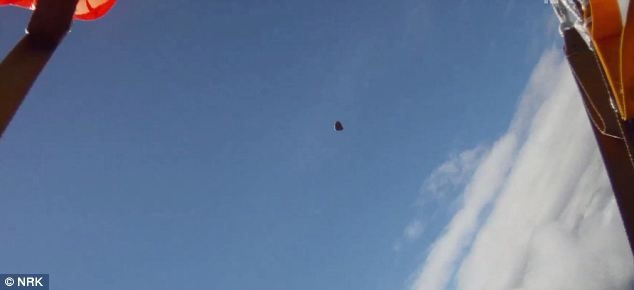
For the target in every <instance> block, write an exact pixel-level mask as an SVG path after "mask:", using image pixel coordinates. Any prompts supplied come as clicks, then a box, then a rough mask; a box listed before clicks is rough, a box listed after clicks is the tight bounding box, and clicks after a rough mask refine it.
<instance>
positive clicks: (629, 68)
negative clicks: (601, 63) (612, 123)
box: [620, 3, 634, 120]
mask: <svg viewBox="0 0 634 290" xmlns="http://www.w3.org/2000/svg"><path fill="white" fill-rule="evenodd" d="M620 52H621V85H622V88H623V93H622V99H623V101H624V103H625V104H624V106H623V107H624V108H623V114H622V116H621V117H623V118H624V119H626V120H628V119H633V118H634V3H630V5H629V8H628V10H627V22H626V24H625V28H624V29H623V34H622V36H621V51H620Z"/></svg>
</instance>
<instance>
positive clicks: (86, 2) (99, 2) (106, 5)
mask: <svg viewBox="0 0 634 290" xmlns="http://www.w3.org/2000/svg"><path fill="white" fill-rule="evenodd" d="M115 2H116V0H79V2H78V3H77V7H76V8H75V19H78V20H96V19H98V18H100V17H102V16H104V15H106V13H108V11H110V9H111V8H112V6H114V3H115ZM0 5H14V6H19V7H22V8H26V9H31V10H32V9H35V6H36V5H37V0H0Z"/></svg>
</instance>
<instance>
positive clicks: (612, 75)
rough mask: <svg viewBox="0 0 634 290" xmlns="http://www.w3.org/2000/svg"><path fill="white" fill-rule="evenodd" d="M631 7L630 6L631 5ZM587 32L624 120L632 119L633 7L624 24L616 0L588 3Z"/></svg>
mask: <svg viewBox="0 0 634 290" xmlns="http://www.w3.org/2000/svg"><path fill="white" fill-rule="evenodd" d="M630 4H632V3H630ZM588 8H589V9H587V10H586V14H590V15H591V17H592V21H591V22H590V30H591V34H592V39H593V40H594V47H595V49H596V51H597V55H598V56H599V60H600V62H601V65H602V66H603V68H604V71H605V73H606V78H607V81H608V83H609V84H610V87H611V88H612V93H613V95H614V98H615V100H616V105H617V106H618V109H619V114H620V115H621V119H623V120H632V119H634V65H633V63H632V62H633V61H634V57H633V53H634V50H633V49H634V18H633V17H632V16H633V15H634V5H629V8H628V12H627V18H626V21H625V25H623V21H622V19H621V12H620V8H619V4H618V1H617V0H601V1H599V0H591V1H590V7H588Z"/></svg>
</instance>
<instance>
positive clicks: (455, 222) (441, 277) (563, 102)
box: [412, 51, 634, 290]
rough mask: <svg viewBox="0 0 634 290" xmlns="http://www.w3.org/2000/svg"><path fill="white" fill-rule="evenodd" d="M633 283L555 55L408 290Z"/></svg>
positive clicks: (594, 156) (567, 78) (575, 102)
mask: <svg viewBox="0 0 634 290" xmlns="http://www.w3.org/2000/svg"><path fill="white" fill-rule="evenodd" d="M441 168H442V166H441ZM446 171H457V169H456V170H454V169H453V168H451V167H448V169H447V170H446ZM488 209H490V214H489V212H488ZM487 215H488V216H487ZM632 273H634V264H633V262H632V256H631V253H630V250H629V247H628V244H627V241H626V238H625V234H624V232H623V226H622V222H621V219H620V216H619V213H618V210H617V208H616V204H615V202H614V198H613V196H612V193H611V190H610V186H609V182H608V179H607V176H606V174H605V170H604V168H603V164H602V162H601V158H600V156H599V153H598V150H597V147H596V144H595V141H594V137H593V136H592V132H591V130H590V127H589V121H588V120H587V117H586V115H585V111H584V109H583V106H582V104H581V100H580V98H579V96H578V92H577V88H576V86H575V84H574V82H573V80H572V78H571V74H570V72H569V69H568V67H567V64H566V62H565V60H564V59H563V58H562V57H561V55H560V54H559V53H557V52H555V51H549V52H546V53H545V54H544V55H543V56H542V58H541V60H540V62H539V64H538V65H537V67H536V68H535V70H534V72H533V75H532V77H531V80H530V82H529V84H528V86H527V89H526V91H525V92H524V96H523V97H522V99H521V103H520V106H519V109H518V112H517V113H516V116H515V119H514V121H513V122H512V124H511V126H510V128H509V130H508V131H507V133H506V134H505V135H504V136H503V137H501V138H500V139H499V140H498V141H497V142H496V143H495V144H494V145H493V146H492V148H491V149H490V151H489V152H488V153H487V154H486V155H485V156H484V157H483V158H482V160H481V161H480V162H479V163H478V164H477V166H476V169H475V173H474V174H473V176H472V177H471V179H470V181H469V182H468V183H467V185H466V186H465V188H464V191H463V200H462V205H461V208H460V209H459V210H458V211H457V213H456V214H455V215H454V217H453V218H452V220H451V222H450V223H449V224H448V226H447V227H446V229H445V232H444V233H443V234H442V235H441V236H440V237H439V238H438V239H437V241H436V242H435V243H434V245H433V246H432V247H431V249H430V252H429V255H428V256H427V259H426V261H425V262H424V264H423V265H422V267H421V269H420V271H419V273H418V274H417V276H416V279H415V281H414V283H413V285H412V289H415V290H418V289H420V290H423V289H424V290H428V289H433V290H436V289H446V288H448V286H449V285H450V284H452V285H455V286H456V287H457V289H461V290H472V289H473V290H475V289H486V290H496V289H504V290H507V289H517V290H529V289H531V290H532V289H539V290H549V289H553V290H554V289H557V290H561V289H629V288H628V287H631V286H632V285H631V282H632V279H633V275H632ZM452 280H453V283H452Z"/></svg>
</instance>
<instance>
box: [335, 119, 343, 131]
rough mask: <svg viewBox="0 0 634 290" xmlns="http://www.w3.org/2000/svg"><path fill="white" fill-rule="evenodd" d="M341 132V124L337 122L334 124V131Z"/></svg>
mask: <svg viewBox="0 0 634 290" xmlns="http://www.w3.org/2000/svg"><path fill="white" fill-rule="evenodd" d="M342 130H343V125H341V122H339V121H337V122H335V131H342Z"/></svg>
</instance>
